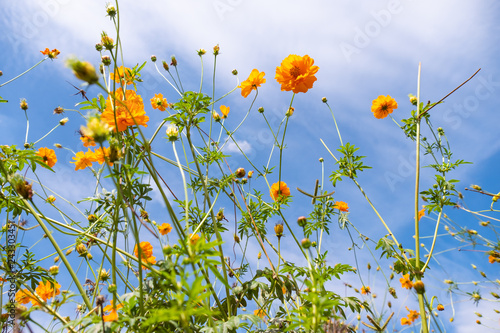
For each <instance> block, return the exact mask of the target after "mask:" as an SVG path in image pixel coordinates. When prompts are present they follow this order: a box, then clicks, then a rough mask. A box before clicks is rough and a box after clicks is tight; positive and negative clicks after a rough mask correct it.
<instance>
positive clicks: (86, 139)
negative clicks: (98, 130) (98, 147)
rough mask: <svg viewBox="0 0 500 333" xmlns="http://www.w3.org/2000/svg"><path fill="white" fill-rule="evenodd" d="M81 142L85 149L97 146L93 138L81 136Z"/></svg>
mask: <svg viewBox="0 0 500 333" xmlns="http://www.w3.org/2000/svg"><path fill="white" fill-rule="evenodd" d="M80 140H81V141H82V143H83V146H84V147H94V146H95V141H94V138H92V137H90V136H86V135H83V134H82V135H81V136H80Z"/></svg>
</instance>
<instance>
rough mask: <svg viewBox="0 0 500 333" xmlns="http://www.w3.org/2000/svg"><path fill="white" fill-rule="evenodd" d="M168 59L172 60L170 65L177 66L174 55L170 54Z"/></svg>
mask: <svg viewBox="0 0 500 333" xmlns="http://www.w3.org/2000/svg"><path fill="white" fill-rule="evenodd" d="M170 60H172V62H171V63H170V65H172V66H174V67H177V59H176V58H175V56H172V57H171V58H170Z"/></svg>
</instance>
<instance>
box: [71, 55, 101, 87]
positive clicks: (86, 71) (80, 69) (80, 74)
mask: <svg viewBox="0 0 500 333" xmlns="http://www.w3.org/2000/svg"><path fill="white" fill-rule="evenodd" d="M66 65H67V66H68V67H70V68H71V69H72V70H73V74H75V76H76V77H77V78H78V79H80V80H82V81H85V82H87V83H88V84H94V83H97V82H98V81H99V76H97V72H96V70H95V67H94V66H92V65H91V64H90V63H89V62H88V61H83V62H82V61H80V60H78V59H76V58H70V59H68V60H67V61H66Z"/></svg>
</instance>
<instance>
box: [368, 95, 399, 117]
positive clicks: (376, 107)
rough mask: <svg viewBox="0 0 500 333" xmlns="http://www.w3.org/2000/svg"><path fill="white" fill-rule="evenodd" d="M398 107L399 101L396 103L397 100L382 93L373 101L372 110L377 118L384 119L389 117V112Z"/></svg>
mask: <svg viewBox="0 0 500 333" xmlns="http://www.w3.org/2000/svg"><path fill="white" fill-rule="evenodd" d="M397 108H398V103H396V100H395V99H394V98H392V97H391V96H389V95H387V96H382V95H380V96H379V97H377V99H374V100H373V102H372V112H373V115H374V116H375V118H377V119H383V118H385V117H387V115H388V114H389V113H392V111H393V110H394V109H397Z"/></svg>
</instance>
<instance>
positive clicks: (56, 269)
mask: <svg viewBox="0 0 500 333" xmlns="http://www.w3.org/2000/svg"><path fill="white" fill-rule="evenodd" d="M49 273H50V274H51V275H54V276H56V275H57V274H59V266H50V268H49Z"/></svg>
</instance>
